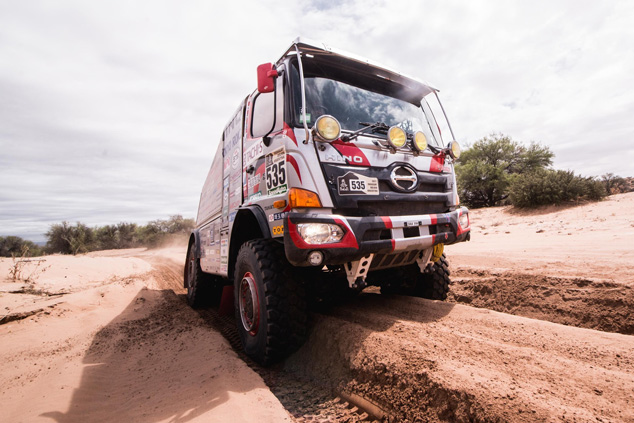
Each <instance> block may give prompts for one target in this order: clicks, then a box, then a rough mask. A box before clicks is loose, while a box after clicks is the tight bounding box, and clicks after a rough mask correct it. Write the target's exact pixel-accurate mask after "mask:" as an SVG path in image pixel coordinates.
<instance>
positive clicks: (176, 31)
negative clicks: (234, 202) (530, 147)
mask: <svg viewBox="0 0 634 423" xmlns="http://www.w3.org/2000/svg"><path fill="white" fill-rule="evenodd" d="M633 22H634V3H633V2H630V1H607V2H579V1H560V0H549V1H532V2H526V1H491V0H488V1H468V2H467V1H463V2H458V1H402V0H396V1H395V0H389V1H388V0H349V1H337V2H335V1H328V0H313V1H301V0H298V1H282V0H269V1H266V2H263V1H240V0H234V1H229V2H215V1H214V2H212V1H193V0H190V1H176V0H174V1H157V0H146V1H128V0H123V1H117V0H115V1H112V0H111V1H107V2H105V1H103V2H97V1H89V2H87V1H81V0H78V1H71V0H57V1H36V0H28V1H13V0H0V235H19V236H22V237H24V238H27V239H32V240H35V241H39V240H43V239H44V236H43V233H44V232H46V230H47V229H48V227H49V225H50V224H51V223H57V222H61V221H63V220H66V221H70V222H76V221H81V222H83V223H86V224H88V225H103V224H109V223H117V222H121V221H125V222H136V223H141V224H145V223H147V222H148V221H150V220H154V219H164V218H167V217H169V216H170V215H174V214H182V215H184V216H185V217H195V214H196V210H197V205H198V197H199V194H200V189H201V186H202V183H203V181H204V178H205V176H206V174H207V171H208V168H209V165H210V164H211V159H212V155H213V153H214V152H215V148H216V145H217V142H218V139H219V137H220V133H221V130H222V127H223V125H224V124H225V123H226V121H227V120H228V118H229V117H230V114H231V113H232V112H233V111H234V109H235V108H236V107H237V105H238V103H239V102H240V101H241V99H242V98H243V97H244V96H245V95H246V94H247V93H249V92H250V91H252V90H253V89H254V88H255V68H256V66H257V65H258V64H260V63H264V62H270V61H275V60H276V59H278V57H279V56H280V54H281V53H282V52H283V51H284V50H285V49H286V48H287V47H288V46H289V45H290V44H291V42H292V40H293V39H295V38H296V37H297V36H299V35H301V36H303V37H307V38H310V39H314V40H318V41H323V42H325V43H327V44H329V45H332V46H334V47H336V48H340V49H343V50H346V51H350V52H353V53H356V54H358V55H361V56H365V57H367V58H369V59H372V60H374V61H376V62H379V63H382V64H385V65H386V66H389V67H392V68H394V69H398V70H401V71H402V72H404V73H406V74H409V75H412V76H417V77H419V78H421V79H425V80H427V81H430V82H431V83H433V84H434V85H435V86H437V87H439V88H440V90H441V99H442V100H443V102H444V105H445V108H446V109H447V112H448V114H449V116H450V119H451V121H452V125H453V127H454V131H455V132H456V136H457V138H458V141H460V142H461V143H462V144H467V145H468V144H469V143H472V142H473V141H475V140H477V139H479V138H482V137H483V136H486V135H488V134H490V133H492V132H501V133H504V134H507V135H510V136H512V137H513V138H514V139H515V140H518V141H522V142H526V143H528V142H530V141H537V142H540V143H542V144H544V145H547V146H548V147H550V148H551V150H552V151H553V152H554V153H555V155H556V157H555V167H556V168H560V169H572V170H574V171H575V172H577V173H581V174H583V175H588V176H590V175H601V174H604V173H606V172H612V173H615V174H618V175H621V176H634V170H633V166H632V165H631V163H634V123H633V119H634V118H633V117H634V48H632V46H633V45H634V24H632V23H633Z"/></svg>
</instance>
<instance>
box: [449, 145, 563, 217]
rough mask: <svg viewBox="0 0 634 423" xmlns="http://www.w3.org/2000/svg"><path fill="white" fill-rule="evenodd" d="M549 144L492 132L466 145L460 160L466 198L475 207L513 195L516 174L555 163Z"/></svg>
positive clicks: (461, 184)
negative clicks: (510, 192) (511, 193)
mask: <svg viewBox="0 0 634 423" xmlns="http://www.w3.org/2000/svg"><path fill="white" fill-rule="evenodd" d="M552 158H553V153H552V152H551V151H550V150H549V149H548V147H543V146H540V145H539V144H536V143H532V144H530V145H529V146H528V147H526V146H524V145H522V144H520V143H518V142H516V141H513V140H512V139H511V138H510V137H508V136H506V135H502V134H492V135H491V136H489V137H484V138H482V139H480V140H478V141H476V142H475V143H474V144H473V146H472V147H471V148H469V149H466V150H465V151H464V152H463V154H462V156H461V157H460V160H459V161H458V162H457V164H456V176H457V179H458V188H459V190H460V191H459V193H460V198H461V199H462V201H463V202H464V203H465V204H467V205H469V206H471V207H490V206H495V205H497V204H499V203H500V202H501V201H504V200H505V199H506V198H508V196H509V187H510V185H511V183H512V181H513V175H518V174H524V173H528V172H533V171H536V170H539V169H544V168H546V167H548V166H550V165H551V164H552Z"/></svg>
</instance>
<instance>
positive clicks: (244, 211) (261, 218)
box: [231, 204, 271, 240]
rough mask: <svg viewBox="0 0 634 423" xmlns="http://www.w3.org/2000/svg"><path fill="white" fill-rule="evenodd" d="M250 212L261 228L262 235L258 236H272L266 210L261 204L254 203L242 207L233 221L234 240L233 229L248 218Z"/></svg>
mask: <svg viewBox="0 0 634 423" xmlns="http://www.w3.org/2000/svg"><path fill="white" fill-rule="evenodd" d="M249 214H251V215H252V216H253V217H254V218H255V221H256V222H257V224H258V226H259V228H260V232H261V236H259V237H257V238H271V231H270V230H269V223H268V220H267V219H266V214H265V213H264V210H262V207H260V206H259V205H255V204H252V205H249V206H246V207H241V208H240V209H239V210H238V213H237V215H236V218H235V220H234V221H233V225H232V227H231V238H232V240H233V238H234V236H233V230H234V228H235V227H236V224H239V223H240V222H241V221H243V219H248V215H249ZM253 238H255V237H253Z"/></svg>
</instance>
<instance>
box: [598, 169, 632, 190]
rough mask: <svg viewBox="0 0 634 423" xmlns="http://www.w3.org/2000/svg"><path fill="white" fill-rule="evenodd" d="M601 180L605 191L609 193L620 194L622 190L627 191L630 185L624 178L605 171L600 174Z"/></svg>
mask: <svg viewBox="0 0 634 423" xmlns="http://www.w3.org/2000/svg"><path fill="white" fill-rule="evenodd" d="M601 181H603V186H604V187H605V191H606V192H607V193H608V195H610V194H621V193H623V192H629V191H630V187H629V184H628V181H627V179H626V178H621V177H620V176H617V175H615V174H613V173H606V174H604V175H601Z"/></svg>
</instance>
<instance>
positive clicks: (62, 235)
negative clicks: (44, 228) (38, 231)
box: [46, 222, 97, 254]
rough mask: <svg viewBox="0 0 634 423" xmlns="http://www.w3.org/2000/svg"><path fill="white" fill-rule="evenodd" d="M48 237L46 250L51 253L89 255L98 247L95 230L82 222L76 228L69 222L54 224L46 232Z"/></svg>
mask: <svg viewBox="0 0 634 423" xmlns="http://www.w3.org/2000/svg"><path fill="white" fill-rule="evenodd" d="M46 237H47V239H48V241H47V243H46V250H47V251H48V252H49V253H62V254H79V253H87V252H89V251H93V250H95V248H96V246H97V243H96V239H95V233H94V230H93V229H92V228H90V227H88V226H86V225H84V224H83V223H81V222H77V223H76V224H75V226H71V225H70V224H69V223H68V222H62V223H56V224H53V225H51V227H50V228H49V230H48V232H46Z"/></svg>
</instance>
